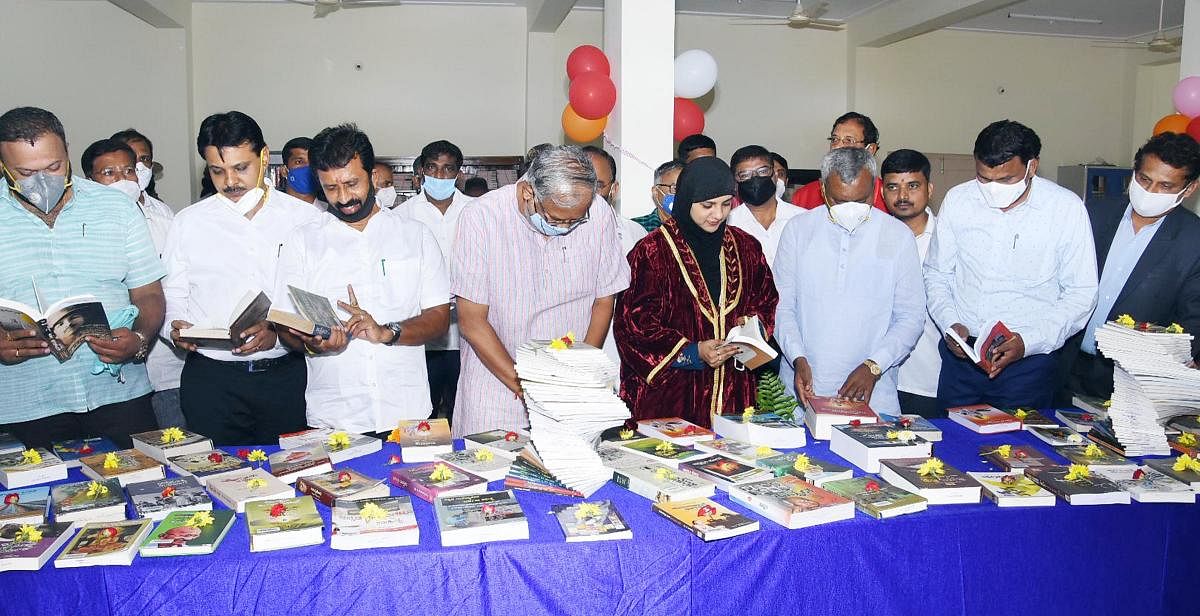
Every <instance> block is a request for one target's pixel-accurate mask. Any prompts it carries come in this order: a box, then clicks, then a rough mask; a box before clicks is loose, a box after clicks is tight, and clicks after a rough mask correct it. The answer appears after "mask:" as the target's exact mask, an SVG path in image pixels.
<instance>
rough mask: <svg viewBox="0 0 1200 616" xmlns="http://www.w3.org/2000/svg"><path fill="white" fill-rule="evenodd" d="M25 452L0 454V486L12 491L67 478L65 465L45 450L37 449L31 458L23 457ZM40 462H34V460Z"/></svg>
mask: <svg viewBox="0 0 1200 616" xmlns="http://www.w3.org/2000/svg"><path fill="white" fill-rule="evenodd" d="M25 451H26V450H22V451H14V452H12V453H6V454H0V484H2V485H3V486H4V487H5V488H7V489H9V490H12V489H14V488H23V487H25V486H32V485H37V484H39V483H49V482H51V481H62V480H63V479H66V478H67V465H66V464H63V461H62V460H60V459H59V458H58V456H56V455H54V454H52V453H50V451H49V450H47V449H42V448H41V447H38V448H36V449H32V450H28V451H36V452H37V454H38V455H37V456H34V457H33V458H31V457H29V456H26V455H25ZM38 457H40V460H39V461H37V462H35V461H34V460H36V459H38Z"/></svg>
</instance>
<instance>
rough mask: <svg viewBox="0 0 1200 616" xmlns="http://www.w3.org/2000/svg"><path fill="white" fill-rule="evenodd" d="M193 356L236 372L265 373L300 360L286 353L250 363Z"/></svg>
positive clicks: (200, 355) (294, 354) (197, 354)
mask: <svg viewBox="0 0 1200 616" xmlns="http://www.w3.org/2000/svg"><path fill="white" fill-rule="evenodd" d="M195 355H196V357H198V358H200V359H202V360H204V361H207V362H212V363H215V364H220V365H221V366H224V367H227V368H232V369H234V370H237V371H238V372H266V371H268V370H272V369H274V368H278V367H280V366H283V365H286V364H289V363H291V362H293V361H295V360H297V359H300V356H299V355H297V354H296V353H288V354H287V355H280V356H279V357H269V358H267V359H254V360H250V361H222V360H219V359H213V358H211V357H207V356H205V355H202V354H200V353H196V354H195Z"/></svg>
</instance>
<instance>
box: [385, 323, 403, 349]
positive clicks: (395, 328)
mask: <svg viewBox="0 0 1200 616" xmlns="http://www.w3.org/2000/svg"><path fill="white" fill-rule="evenodd" d="M383 326H384V327H386V328H387V329H390V330H392V339H391V340H388V341H387V342H385V343H384V344H386V345H387V346H396V344H397V343H398V342H400V332H403V331H404V328H403V327H401V326H400V324H399V323H397V322H396V321H392V322H390V323H384V324H383Z"/></svg>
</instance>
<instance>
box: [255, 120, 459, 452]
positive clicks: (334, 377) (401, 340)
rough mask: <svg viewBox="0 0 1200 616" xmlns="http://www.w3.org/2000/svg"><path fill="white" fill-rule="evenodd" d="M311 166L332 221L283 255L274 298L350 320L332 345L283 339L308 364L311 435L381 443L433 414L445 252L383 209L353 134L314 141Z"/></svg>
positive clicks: (446, 294)
mask: <svg viewBox="0 0 1200 616" xmlns="http://www.w3.org/2000/svg"><path fill="white" fill-rule="evenodd" d="M434 159H436V157H435V158H434ZM309 163H310V164H311V165H312V167H313V169H314V170H315V172H316V175H317V180H318V181H319V183H320V184H319V185H320V188H321V189H322V190H323V191H324V193H325V195H326V197H328V198H329V209H328V212H329V214H332V216H323V217H321V218H320V219H319V220H317V221H315V222H312V223H309V224H307V225H305V226H303V227H301V228H300V229H298V230H297V232H296V236H297V237H296V238H295V241H293V242H291V243H289V244H288V245H287V246H285V248H284V253H283V256H282V257H281V259H280V264H279V281H280V282H279V291H277V294H278V295H279V296H280V297H285V296H286V293H285V289H287V285H292V286H295V287H298V288H302V289H305V290H307V291H312V292H314V293H318V294H320V295H324V296H326V297H331V298H334V297H337V298H344V299H343V300H339V301H338V302H337V305H338V308H340V309H341V310H342V311H344V312H345V314H347V315H348V316H349V318H348V319H347V320H346V322H345V327H344V328H336V329H335V330H334V331H333V332H332V334H331V335H330V337H329V339H328V340H325V339H322V338H318V337H315V336H308V335H305V334H303V333H301V332H298V331H296V330H292V329H288V328H282V331H280V336H281V338H282V339H283V341H284V343H285V344H287V345H288V346H290V347H292V348H294V349H296V350H297V351H304V352H306V354H307V364H308V388H307V390H306V392H305V399H306V402H307V404H308V409H307V413H308V425H310V426H314V427H322V428H334V429H338V430H345V431H347V432H358V433H374V434H376V435H381V434H383V433H386V432H388V431H390V430H391V429H392V428H395V427H396V424H397V422H399V421H400V420H402V419H424V418H427V417H429V416H430V413H431V411H432V409H433V407H432V405H431V404H430V396H429V382H428V380H427V378H426V367H425V347H424V345H425V344H426V343H427V342H430V341H432V340H434V339H436V338H440V337H442V336H444V335H445V333H446V329H447V327H448V326H449V325H450V287H449V282H448V280H447V278H446V268H445V265H444V263H443V260H442V252H441V250H440V248H439V247H438V242H437V239H436V238H435V237H434V234H433V232H432V231H430V229H429V228H428V227H426V226H425V225H424V224H422V223H421V222H418V221H417V220H415V219H413V218H411V217H409V216H406V215H403V214H401V213H400V212H397V211H396V210H388V209H385V208H382V207H380V206H379V203H378V200H377V199H376V190H375V187H374V185H373V184H372V182H371V170H372V169H373V168H374V166H375V151H374V149H373V148H372V147H371V141H370V140H369V139H368V138H367V135H366V134H365V133H363V132H362V131H360V130H358V128H357V127H356V126H354V125H353V124H343V125H341V126H336V127H333V128H326V129H325V130H323V131H321V132H320V133H318V134H317V136H316V137H314V138H313V142H312V147H311V148H310V149H309ZM410 201H411V200H410ZM410 201H406V202H405V204H404V205H408V204H409V203H410ZM288 309H289V310H290V309H292V308H291V307H290V306H289V307H288Z"/></svg>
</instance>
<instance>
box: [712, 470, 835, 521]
mask: <svg viewBox="0 0 1200 616" xmlns="http://www.w3.org/2000/svg"><path fill="white" fill-rule="evenodd" d="M729 497H730V498H731V499H733V500H734V501H737V502H739V503H741V504H743V505H745V506H746V507H748V508H750V509H751V510H754V511H757V512H758V513H760V514H762V515H763V516H765V517H766V518H767V519H769V520H771V521H772V522H775V523H776V524H779V525H780V526H783V527H785V528H805V527H808V526H815V525H817V524H826V523H829V522H836V521H838V520H849V519H851V518H853V517H854V502H853V501H851V500H850V499H848V498H844V497H842V496H838V495H837V494H834V493H832V492H828V491H826V490H823V489H821V488H818V487H816V486H814V485H812V484H810V483H808V482H806V481H804V480H802V479H800V478H799V477H794V476H792V475H783V476H782V477H774V478H771V479H768V480H766V481H757V482H753V483H744V484H742V485H738V486H733V487H732V488H730V489H729Z"/></svg>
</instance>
